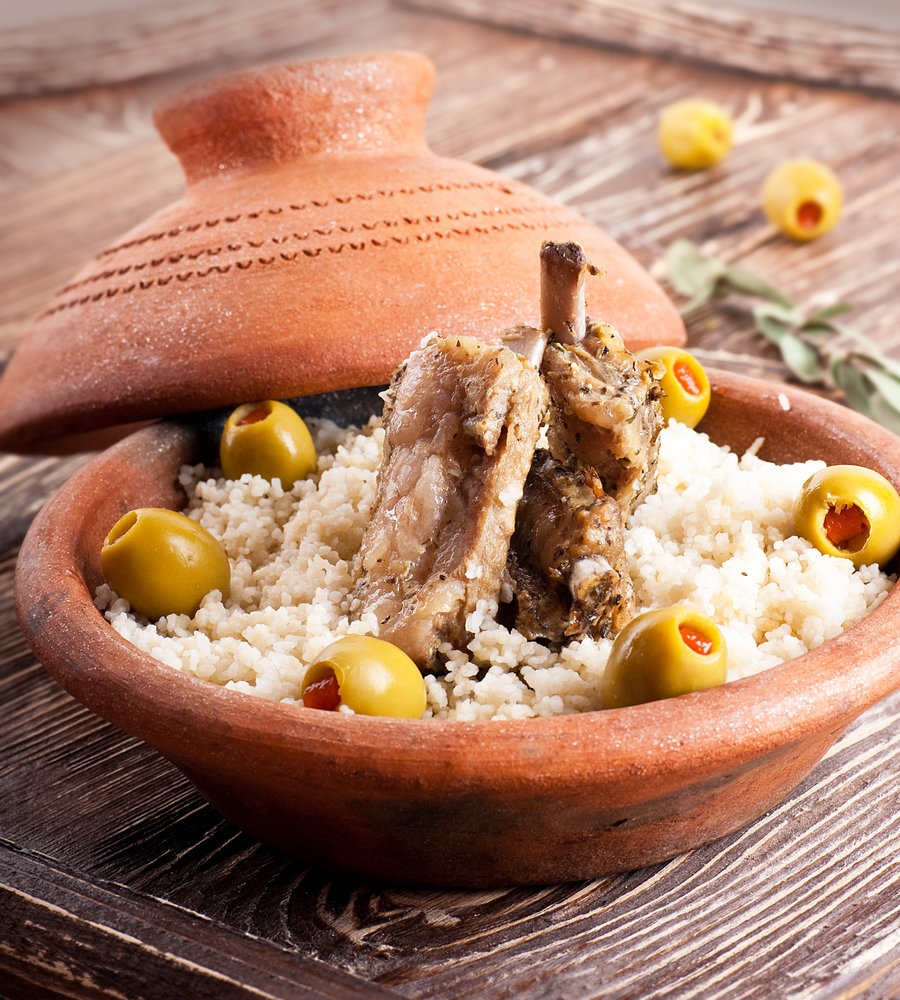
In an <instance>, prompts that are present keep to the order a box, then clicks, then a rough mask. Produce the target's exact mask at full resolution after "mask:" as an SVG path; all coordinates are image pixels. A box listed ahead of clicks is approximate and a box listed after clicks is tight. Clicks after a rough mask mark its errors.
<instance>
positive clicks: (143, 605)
mask: <svg viewBox="0 0 900 1000" xmlns="http://www.w3.org/2000/svg"><path fill="white" fill-rule="evenodd" d="M100 564H101V566H102V567H103V575H104V576H105V577H106V582H107V583H108V584H109V586H110V587H112V589H113V590H114V591H115V592H116V593H117V594H118V595H119V597H123V598H124V599H125V600H126V601H128V603H129V604H130V605H131V607H132V610H134V611H136V612H137V613H138V614H141V615H144V616H145V617H147V618H149V619H150V620H151V621H158V620H159V619H160V618H163V617H165V616H166V615H173V614H174V615H190V616H191V617H193V615H195V614H196V612H197V609H198V608H199V607H200V604H201V602H202V600H203V598H204V597H206V595H207V594H208V593H210V591H213V590H218V591H219V593H220V594H221V595H222V599H223V600H226V599H227V598H228V596H229V592H230V589H231V567H230V566H229V564H228V556H227V555H226V554H225V550H224V549H223V548H222V545H221V543H220V542H219V541H218V539H216V538H215V537H214V536H213V535H212V534H210V532H208V531H207V530H206V528H204V527H203V526H202V525H200V524H198V523H197V522H196V521H194V520H192V519H191V518H189V517H188V516H187V515H185V514H179V513H178V512H177V511H174V510H166V509H165V508H160V507H141V508H139V509H138V510H132V511H129V512H128V513H127V514H125V515H124V516H123V517H121V518H119V520H118V521H117V522H116V523H115V524H114V525H113V527H112V529H111V531H110V532H109V534H108V535H107V536H106V541H105V542H104V543H103V548H102V549H101V550H100Z"/></svg>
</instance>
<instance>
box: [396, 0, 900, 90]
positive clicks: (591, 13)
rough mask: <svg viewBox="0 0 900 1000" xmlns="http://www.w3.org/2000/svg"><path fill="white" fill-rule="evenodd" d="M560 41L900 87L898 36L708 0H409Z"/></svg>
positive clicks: (780, 74)
mask: <svg viewBox="0 0 900 1000" xmlns="http://www.w3.org/2000/svg"><path fill="white" fill-rule="evenodd" d="M405 2H407V3H409V4H410V5H411V6H414V7H421V8H424V9H426V10H433V11H434V10H437V11H442V12H443V13H446V14H455V15H458V16H461V17H471V18H474V19H476V20H479V21H485V22H487V23H488V24H499V25H503V26H504V27H509V28H518V29H521V30H525V31H535V32H539V33H541V34H545V35H550V36H551V37H556V38H568V39H578V40H582V41H592V42H599V43H601V44H603V45H616V46H623V47H624V48H628V49H636V50H637V51H638V52H653V53H656V54H659V55H674V56H678V57H680V58H684V59H689V60H697V61H700V62H708V63H714V64H717V65H724V66H731V67H734V68H736V69H741V70H747V71H749V72H752V73H759V74H764V75H768V76H774V77H793V78H794V79H798V80H812V81H815V82H816V83H830V84H840V85H842V86H848V87H871V88H873V89H877V90H889V91H893V92H894V93H897V92H900V34H898V33H896V32H891V31H885V30H878V29H875V28H863V27H856V26H853V25H849V24H842V23H837V22H834V21H828V20H824V19H820V18H814V17H801V16H798V15H793V14H784V13H782V12H780V11H777V10H773V11H766V10H759V9H755V10H748V9H746V8H741V7H740V5H732V4H717V3H713V2H709V0H662V2H660V0H562V2H561V3H553V4H548V3H545V2H544V0H405Z"/></svg>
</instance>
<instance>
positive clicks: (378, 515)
mask: <svg viewBox="0 0 900 1000" xmlns="http://www.w3.org/2000/svg"><path fill="white" fill-rule="evenodd" d="M546 405H547V392H546V389H545V388H544V386H543V383H542V382H541V378H540V376H539V375H538V372H537V369H536V368H535V367H534V366H533V365H531V364H529V363H528V362H527V361H525V360H524V359H523V358H521V357H519V356H518V355H516V354H515V353H513V352H512V351H510V350H508V349H507V348H504V347H499V348H498V347H488V346H486V345H484V344H481V343H479V342H478V341H476V340H473V339H471V338H469V337H448V338H437V339H436V340H434V341H432V342H431V343H430V344H428V345H427V346H426V347H424V348H422V349H421V350H419V351H416V352H415V353H413V354H412V355H411V356H410V358H409V359H408V360H407V361H406V362H405V363H404V364H403V365H402V366H401V367H400V368H399V369H398V370H397V371H396V372H395V373H394V376H393V379H392V381H391V386H390V389H389V390H388V393H387V401H386V404H385V413H384V423H385V430H386V437H385V458H384V462H383V464H382V466H381V470H380V472H379V477H378V491H377V496H376V501H375V508H374V510H373V512H372V519H371V521H370V522H369V525H368V527H367V528H366V532H365V535H364V537H363V542H362V547H361V549H360V553H359V556H358V560H359V561H358V568H359V570H360V577H359V581H358V583H357V586H356V590H355V594H354V601H353V604H352V612H351V613H352V614H353V615H354V616H355V617H357V618H358V617H360V616H361V615H362V613H363V612H365V611H374V612H375V614H376V615H377V617H378V622H379V635H380V636H381V638H383V639H387V640H389V641H390V642H393V643H395V644H396V645H397V646H399V647H400V648H401V649H403V650H404V651H405V652H406V653H407V654H408V655H409V656H410V657H411V658H412V659H413V660H415V662H416V663H417V664H418V665H419V666H420V667H421V668H423V669H429V668H430V667H431V666H432V665H433V664H434V660H435V652H436V649H437V646H438V645H439V644H440V643H441V642H442V641H444V640H449V641H450V642H452V643H453V644H454V645H456V646H463V645H465V641H466V628H465V622H466V617H467V616H468V614H469V613H470V612H472V611H473V610H475V605H476V602H477V601H479V600H481V599H485V598H486V599H490V600H493V601H496V600H498V598H499V593H500V587H501V577H502V576H503V575H504V567H505V565H506V559H507V554H508V551H509V540H510V537H511V536H512V533H513V529H514V527H515V518H516V508H517V506H518V503H519V500H520V498H521V496H522V491H523V489H524V485H525V478H526V476H527V475H528V470H529V468H530V467H531V459H532V456H533V454H534V448H535V443H536V441H537V438H538V433H539V429H540V422H541V418H542V416H543V413H544V410H545V409H546Z"/></svg>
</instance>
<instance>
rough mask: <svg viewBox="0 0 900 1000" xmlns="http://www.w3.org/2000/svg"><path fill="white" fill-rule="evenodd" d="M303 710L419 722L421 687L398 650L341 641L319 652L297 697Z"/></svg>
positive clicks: (371, 641)
mask: <svg viewBox="0 0 900 1000" xmlns="http://www.w3.org/2000/svg"><path fill="white" fill-rule="evenodd" d="M300 696H301V699H302V701H303V704H304V705H305V706H306V707H307V708H320V709H325V710H326V711H332V712H333V711H335V710H336V709H337V708H338V707H340V706H341V705H346V706H347V708H351V709H353V711H354V712H356V713H357V714H358V715H386V716H392V717H394V718H396V719H418V718H420V717H421V715H422V713H423V712H424V711H425V703H426V698H425V681H424V680H423V678H422V674H421V672H420V671H419V668H418V667H417V666H416V665H415V663H413V661H412V660H411V659H410V658H409V657H408V656H407V655H406V653H404V652H403V651H402V650H401V649H398V648H397V647H396V646H395V645H393V644H392V643H390V642H385V641H384V640H383V639H376V638H374V637H373V636H370V635H346V636H344V637H343V638H342V639H338V640H337V642H333V643H332V644H331V645H330V646H328V647H327V648H326V649H324V650H322V652H321V653H320V654H319V658H318V659H317V660H316V662H315V663H313V664H312V666H311V667H310V668H309V669H308V670H307V672H306V676H305V678H304V679H303V685H302V689H301V692H300Z"/></svg>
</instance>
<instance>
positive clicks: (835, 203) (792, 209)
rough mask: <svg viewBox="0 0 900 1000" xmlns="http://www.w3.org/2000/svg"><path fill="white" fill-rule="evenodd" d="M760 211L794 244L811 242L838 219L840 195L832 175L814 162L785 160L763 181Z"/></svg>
mask: <svg viewBox="0 0 900 1000" xmlns="http://www.w3.org/2000/svg"><path fill="white" fill-rule="evenodd" d="M762 204H763V211H764V212H765V213H766V216H767V217H768V219H769V222H771V223H772V225H773V226H775V227H776V228H777V229H779V230H781V232H783V233H785V234H786V235H787V236H791V237H793V238H794V239H795V240H814V239H815V238H816V237H817V236H821V235H822V234H823V233H827V232H828V230H829V229H831V228H832V226H834V225H835V224H836V223H837V221H838V219H839V218H840V217H841V210H842V208H843V207H844V194H843V191H842V189H841V182H840V181H839V180H838V179H837V177H835V175H834V173H833V172H832V171H831V170H830V169H829V168H828V167H826V166H825V164H824V163H819V162H817V161H816V160H789V161H788V162H787V163H782V164H781V166H779V167H776V168H775V169H774V170H773V171H772V172H771V173H770V174H769V176H768V177H767V178H766V183H765V185H764V186H763V193H762Z"/></svg>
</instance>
